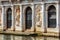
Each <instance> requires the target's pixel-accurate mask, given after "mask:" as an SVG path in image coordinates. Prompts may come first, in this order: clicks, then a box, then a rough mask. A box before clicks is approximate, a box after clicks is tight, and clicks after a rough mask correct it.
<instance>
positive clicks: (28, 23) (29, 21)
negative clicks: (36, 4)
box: [25, 7, 32, 29]
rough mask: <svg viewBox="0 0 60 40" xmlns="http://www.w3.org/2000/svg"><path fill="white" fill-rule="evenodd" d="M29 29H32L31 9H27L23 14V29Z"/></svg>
mask: <svg viewBox="0 0 60 40" xmlns="http://www.w3.org/2000/svg"><path fill="white" fill-rule="evenodd" d="M31 27H32V9H31V8H30V7H27V8H26V13H25V29H31Z"/></svg>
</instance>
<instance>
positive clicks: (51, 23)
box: [48, 5, 56, 28]
mask: <svg viewBox="0 0 60 40" xmlns="http://www.w3.org/2000/svg"><path fill="white" fill-rule="evenodd" d="M55 27H56V8H55V6H53V5H51V6H49V9H48V28H55Z"/></svg>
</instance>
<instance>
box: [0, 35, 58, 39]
mask: <svg viewBox="0 0 60 40" xmlns="http://www.w3.org/2000/svg"><path fill="white" fill-rule="evenodd" d="M0 40H59V38H56V37H41V36H37V37H32V36H15V35H0Z"/></svg>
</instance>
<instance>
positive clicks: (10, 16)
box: [7, 8, 12, 28]
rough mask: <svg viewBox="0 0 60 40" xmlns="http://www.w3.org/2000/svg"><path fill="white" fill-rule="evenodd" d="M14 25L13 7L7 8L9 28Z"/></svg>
mask: <svg viewBox="0 0 60 40" xmlns="http://www.w3.org/2000/svg"><path fill="white" fill-rule="evenodd" d="M11 26H12V10H11V8H8V9H7V28H11Z"/></svg>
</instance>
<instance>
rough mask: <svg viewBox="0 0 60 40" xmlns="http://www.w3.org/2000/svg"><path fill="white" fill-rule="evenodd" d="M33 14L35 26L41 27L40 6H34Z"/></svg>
mask: <svg viewBox="0 0 60 40" xmlns="http://www.w3.org/2000/svg"><path fill="white" fill-rule="evenodd" d="M35 9H36V10H35V13H36V26H37V27H41V25H42V16H41V15H42V13H41V7H40V5H36V6H35Z"/></svg>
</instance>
